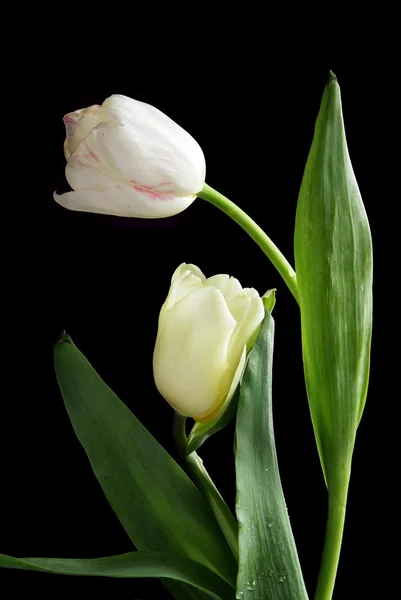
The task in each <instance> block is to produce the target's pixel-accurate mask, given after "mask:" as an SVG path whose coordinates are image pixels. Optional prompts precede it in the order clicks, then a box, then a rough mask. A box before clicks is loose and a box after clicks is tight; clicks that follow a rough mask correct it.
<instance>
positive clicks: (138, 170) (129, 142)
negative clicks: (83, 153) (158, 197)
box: [84, 123, 206, 195]
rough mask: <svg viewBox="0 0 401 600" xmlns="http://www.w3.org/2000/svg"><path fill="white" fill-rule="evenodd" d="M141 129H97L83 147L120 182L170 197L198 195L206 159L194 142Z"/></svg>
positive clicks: (146, 126) (143, 125) (143, 126)
mask: <svg viewBox="0 0 401 600" xmlns="http://www.w3.org/2000/svg"><path fill="white" fill-rule="evenodd" d="M153 125H154V124H153V123H150V124H147V123H141V124H140V127H137V128H134V127H121V126H119V127H109V126H105V127H102V126H100V127H98V128H96V129H93V130H92V131H91V132H90V134H89V135H88V136H87V137H86V138H85V140H84V141H85V145H86V147H87V148H89V149H90V150H91V151H92V152H94V153H95V154H96V155H98V156H99V159H100V161H101V162H102V163H103V164H104V165H105V166H107V167H108V168H109V169H110V171H111V172H114V173H115V174H116V175H118V177H119V178H122V179H125V180H126V181H130V182H132V183H134V184H136V185H138V186H144V187H148V188H157V190H158V192H159V193H163V194H167V195H168V194H171V195H186V194H197V193H198V192H200V191H201V189H202V187H203V184H204V181H205V172H206V167H205V158H204V155H203V152H202V150H201V148H200V146H199V145H198V143H197V142H195V140H193V139H192V138H191V137H190V136H188V137H189V139H186V138H185V139H184V140H182V139H181V138H177V136H176V135H173V134H172V133H171V132H170V131H168V132H167V133H166V135H165V136H164V135H162V133H161V132H159V131H155V128H154V126H153Z"/></svg>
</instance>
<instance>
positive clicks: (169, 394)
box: [153, 287, 235, 418]
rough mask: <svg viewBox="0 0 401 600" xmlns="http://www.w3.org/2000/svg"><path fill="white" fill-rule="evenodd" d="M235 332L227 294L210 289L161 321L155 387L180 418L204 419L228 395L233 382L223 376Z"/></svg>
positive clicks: (189, 297) (196, 293)
mask: <svg viewBox="0 0 401 600" xmlns="http://www.w3.org/2000/svg"><path fill="white" fill-rule="evenodd" d="M163 311H167V309H166V308H164V307H163V308H162V312H163ZM234 328H235V320H234V319H233V317H232V315H231V313H230V311H229V310H228V308H227V304H226V302H225V300H224V297H223V294H222V293H221V292H220V291H219V290H217V289H216V288H212V287H202V288H200V289H198V290H195V291H194V292H192V293H191V294H189V295H187V296H185V297H184V298H183V299H182V300H181V301H180V302H179V303H178V304H175V305H174V306H173V307H172V308H171V309H170V310H169V311H168V315H166V316H165V317H164V318H162V319H161V320H160V323H159V331H158V336H157V340H156V346H155V351H154V357H153V369H154V378H155V383H156V386H157V388H158V390H159V392H160V393H161V394H162V396H164V398H165V399H166V400H167V401H168V402H169V403H170V404H171V405H172V406H173V407H174V408H176V409H177V410H178V412H180V413H181V414H184V415H185V414H186V415H188V416H189V415H190V416H192V417H194V418H197V417H204V416H205V415H207V414H208V413H210V412H213V410H214V409H215V408H216V407H217V406H219V405H220V403H221V402H222V400H223V399H224V398H225V397H226V395H227V393H228V388H229V385H230V384H229V383H228V385H227V381H225V380H224V382H223V379H225V378H224V377H223V376H224V373H225V372H226V371H227V369H228V367H229V365H228V363H227V348H228V344H229V340H230V337H231V334H232V332H233V330H234Z"/></svg>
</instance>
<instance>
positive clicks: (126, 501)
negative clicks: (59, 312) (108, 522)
mask: <svg viewBox="0 0 401 600" xmlns="http://www.w3.org/2000/svg"><path fill="white" fill-rule="evenodd" d="M54 356H55V368H56V373H57V378H58V382H59V385H60V389H61V392H62V395H63V398H64V402H65V405H66V408H67V411H68V414H69V416H70V419H71V422H72V425H73V427H74V430H75V433H76V435H77V437H78V439H79V440H80V442H81V444H82V445H83V447H84V448H85V451H86V453H87V455H88V457H89V460H90V462H91V465H92V468H93V470H94V473H95V475H96V477H97V479H98V481H99V483H100V485H101V486H102V488H103V491H104V493H105V495H106V497H107V499H108V501H109V503H110V505H111V507H112V508H113V510H114V512H115V513H116V515H117V517H118V518H119V520H120V521H121V523H122V525H123V527H124V529H125V530H126V532H127V534H128V535H129V536H130V538H131V540H132V541H133V543H134V544H135V546H136V547H137V548H138V550H158V551H167V552H172V553H175V554H182V555H183V556H186V557H188V558H191V559H192V560H194V561H196V562H199V563H202V564H203V565H205V566H207V567H209V568H210V569H211V570H213V571H215V572H216V573H218V574H219V575H220V576H221V577H222V578H223V579H225V580H226V581H228V582H230V583H233V582H234V580H235V574H236V563H235V560H234V558H233V556H232V554H231V552H230V549H229V547H228V545H227V543H226V541H225V539H224V537H223V535H222V533H221V531H220V529H219V527H218V525H217V523H216V521H215V518H214V516H213V514H212V512H211V510H210V508H209V506H208V505H207V503H206V501H205V500H204V498H203V497H202V495H201V494H200V492H199V491H198V490H197V488H196V487H195V485H194V484H193V483H192V482H191V480H190V479H189V478H188V477H187V475H186V474H185V473H184V471H183V470H182V469H181V468H180V467H179V466H178V465H177V464H176V462H175V461H174V460H173V459H172V458H171V456H170V455H169V454H168V453H167V452H166V451H165V450H164V448H163V447H162V446H161V445H160V444H159V443H158V442H157V441H156V440H155V439H154V438H153V436H152V435H151V434H150V433H149V432H148V431H147V430H146V429H145V427H143V425H142V424H141V423H140V422H139V421H138V419H136V417H135V416H134V415H133V414H132V413H131V412H130V410H129V409H128V408H127V407H126V406H125V405H124V404H123V403H122V402H121V401H120V400H119V399H118V398H117V396H116V395H115V394H114V392H113V391H112V390H111V389H110V388H109V387H108V386H107V385H106V384H105V383H104V382H103V381H102V379H101V378H100V377H99V375H98V374H97V373H96V372H95V370H94V369H93V368H92V366H91V365H90V364H89V362H88V361H87V360H86V358H85V357H84V356H83V354H82V353H81V352H80V351H79V350H78V349H77V348H76V346H75V345H74V344H73V343H72V341H71V339H70V338H69V337H68V336H66V335H63V336H62V338H61V339H60V340H59V342H58V343H57V344H56V346H55V352H54ZM177 585H181V584H177V583H174V584H173V587H174V588H176V587H177ZM170 588H171V586H169V589H170ZM196 593H198V592H196ZM176 597H177V598H178V597H179V596H178V595H177V594H176ZM181 597H184V596H181Z"/></svg>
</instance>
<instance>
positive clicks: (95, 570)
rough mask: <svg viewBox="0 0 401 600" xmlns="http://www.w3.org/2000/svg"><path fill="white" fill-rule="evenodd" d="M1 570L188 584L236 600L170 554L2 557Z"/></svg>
mask: <svg viewBox="0 0 401 600" xmlns="http://www.w3.org/2000/svg"><path fill="white" fill-rule="evenodd" d="M0 567H7V568H9V569H24V570H28V571H43V572H46V573H58V574H60V575H89V576H96V577H99V576H101V577H118V578H129V577H156V578H168V579H176V580H178V581H183V582H186V583H187V584H189V585H191V586H194V587H195V588H197V589H199V590H201V591H202V592H204V593H205V594H206V596H207V597H209V598H214V599H215V600H225V599H226V600H232V599H233V596H234V592H233V589H232V587H231V586H230V585H228V583H227V582H225V581H224V580H223V579H221V577H219V576H218V575H216V574H215V573H213V571H211V570H210V569H208V568H207V567H204V566H203V565H201V564H200V563H197V562H195V561H193V560H190V559H188V558H185V557H184V556H180V555H177V554H170V553H168V552H128V553H127V554H120V555H118V556H108V557H106V558H90V559H79V558H72V559H71V558H14V557H12V556H6V555H5V554H0ZM212 590H215V591H212Z"/></svg>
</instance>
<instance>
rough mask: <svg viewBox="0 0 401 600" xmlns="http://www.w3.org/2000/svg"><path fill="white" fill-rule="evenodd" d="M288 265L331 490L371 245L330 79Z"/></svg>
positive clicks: (368, 283) (344, 454)
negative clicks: (291, 262) (293, 274)
mask: <svg viewBox="0 0 401 600" xmlns="http://www.w3.org/2000/svg"><path fill="white" fill-rule="evenodd" d="M295 266H296V272H297V281H298V292H299V304H300V308H301V323H302V351H303V359H304V368H305V379H306V386H307V391H308V399H309V405H310V411H311V416H312V421H313V427H314V431H315V436H316V441H317V446H318V449H319V454H320V459H321V463H322V467H323V472H324V474H325V477H326V482H327V483H328V486H329V489H337V488H338V486H339V485H340V487H341V486H342V485H344V482H346V481H347V480H348V477H349V471H350V468H351V456H352V451H353V447H354V442H355V434H356V430H357V427H358V423H359V420H360V418H361V416H362V412H363V408H364V405H365V400H366V394H367V386H368V379H369V361H370V342H371V333H372V240H371V235H370V230H369V223H368V219H367V216H366V212H365V208H364V206H363V203H362V199H361V195H360V193H359V189H358V184H357V182H356V179H355V175H354V172H353V169H352V165H351V161H350V157H349V154H348V148H347V142H346V138H345V131H344V123H343V116H342V109H341V96H340V88H339V85H338V83H337V80H336V77H335V75H333V74H331V76H330V80H329V82H328V84H327V86H326V89H325V91H324V94H323V99H322V103H321V107H320V112H319V115H318V118H317V121H316V126H315V133H314V138H313V142H312V146H311V149H310V153H309V157H308V161H307V164H306V167H305V173H304V177H303V180H302V185H301V189H300V193H299V199H298V206H297V215H296V225H295ZM340 482H342V483H340Z"/></svg>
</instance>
